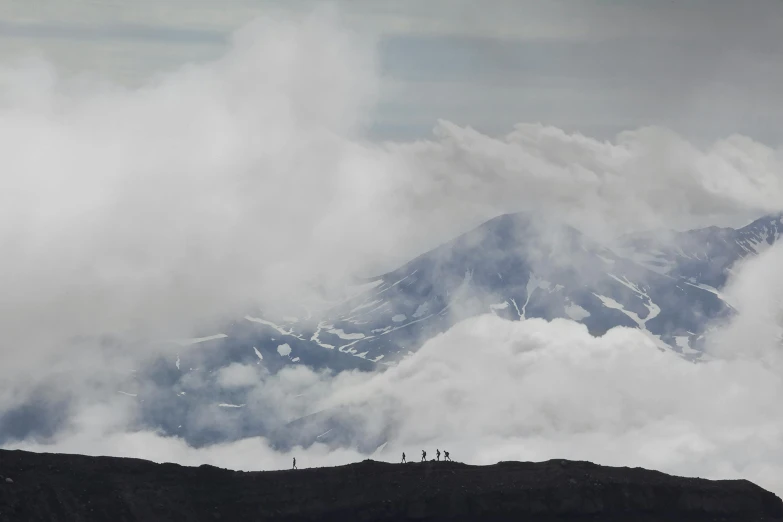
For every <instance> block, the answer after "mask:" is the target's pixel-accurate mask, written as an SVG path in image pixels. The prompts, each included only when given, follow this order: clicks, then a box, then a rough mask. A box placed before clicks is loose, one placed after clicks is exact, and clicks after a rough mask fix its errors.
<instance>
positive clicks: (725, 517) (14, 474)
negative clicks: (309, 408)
mask: <svg viewBox="0 0 783 522" xmlns="http://www.w3.org/2000/svg"><path fill="white" fill-rule="evenodd" d="M301 464H303V465H306V463H304V462H302V463H301ZM0 475H2V477H0V521H2V522H11V521H13V522H19V521H26V522H37V521H47V522H49V521H70V520H78V521H81V522H88V521H112V522H131V521H133V522H136V521H139V522H157V521H166V522H176V521H183V522H184V521H189V522H190V521H195V522H199V521H215V520H223V521H231V522H241V521H245V520H247V521H270V520H281V521H305V520H308V521H309V520H320V521H334V522H345V521H397V520H425V521H441V520H443V521H446V520H455V521H468V520H470V521H475V520H491V521H498V522H499V521H507V520H508V521H511V520H514V521H517V520H524V521H530V522H545V521H546V522H554V521H559V522H569V521H602V522H620V521H622V522H628V521H635V522H659V521H660V522H686V521H687V522H694V521H696V522H706V521H723V522H754V521H781V520H783V502H781V500H780V498H778V497H777V496H775V495H774V494H772V493H770V492H768V491H765V490H763V489H762V488H760V487H758V486H756V485H754V484H752V483H750V482H748V481H745V480H725V481H710V480H704V479H691V478H680V477H673V476H670V475H666V474H664V473H659V472H656V471H648V470H644V469H640V468H611V467H605V466H598V465H595V464H591V463H589V462H570V461H565V460H551V461H548V462H541V463H529V462H501V463H499V464H495V465H493V466H468V465H465V464H461V463H458V462H432V461H429V462H424V463H409V464H387V463H383V462H374V461H370V460H366V461H364V462H361V463H357V464H351V465H348V466H340V467H334V468H313V469H301V470H286V471H266V472H241V471H229V470H224V469H220V468H216V467H212V466H206V465H205V466H200V467H197V468H195V467H184V466H180V465H177V464H155V463H152V462H147V461H144V460H138V459H124V458H114V457H86V456H81V455H61V454H39V453H28V452H23V451H2V450H0Z"/></svg>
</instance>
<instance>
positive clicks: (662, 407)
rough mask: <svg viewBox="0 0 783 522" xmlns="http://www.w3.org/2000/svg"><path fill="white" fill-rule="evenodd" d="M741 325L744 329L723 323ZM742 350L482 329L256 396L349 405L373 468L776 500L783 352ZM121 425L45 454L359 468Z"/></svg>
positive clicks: (91, 418) (764, 340)
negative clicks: (571, 476)
mask: <svg viewBox="0 0 783 522" xmlns="http://www.w3.org/2000/svg"><path fill="white" fill-rule="evenodd" d="M780 252H781V248H780V247H776V248H775V249H773V250H771V251H769V252H768V253H766V254H764V255H763V256H762V257H761V258H760V261H759V262H760V263H762V264H766V265H767V266H772V265H773V264H775V263H776V262H777V261H778V256H779V255H780ZM776 266H777V265H776ZM756 277H757V273H756V272H755V270H753V269H752V267H751V269H747V268H746V269H745V270H743V271H741V272H740V273H739V275H738V276H737V277H736V279H735V280H734V281H733V283H732V285H733V287H735V288H737V287H741V286H745V285H749V286H750V287H753V285H754V284H755V279H756ZM776 284H777V283H776ZM754 295H758V296H759V297H760V298H761V299H762V300H763V299H765V298H768V297H771V296H773V295H779V293H777V287H775V286H773V287H770V288H769V289H768V290H767V291H763V290H762V291H760V293H758V294H754ZM748 313H749V314H751V315H752V314H753V313H754V311H753V310H748ZM746 319H747V318H746V317H742V316H740V318H739V319H737V321H736V323H735V324H737V325H742V324H743V322H744V321H745V320H746ZM746 333H747V332H746ZM743 342H744V343H745V345H748V346H753V347H754V350H752V351H750V352H746V351H744V350H743V349H742V348H743V346H744V345H734V346H735V348H736V351H738V352H740V353H742V354H743V355H744V356H743V357H739V358H736V357H729V358H720V359H716V360H713V361H710V362H706V363H700V364H694V363H691V362H688V361H686V360H684V359H682V358H680V357H678V356H677V355H676V354H674V353H672V352H668V351H661V350H659V349H658V348H657V347H656V346H655V344H654V343H652V342H651V341H650V340H649V339H648V338H647V337H646V336H645V335H644V334H643V333H641V332H640V331H638V330H635V329H628V328H615V329H613V330H610V331H609V332H608V333H607V334H606V335H604V336H603V337H599V338H596V337H592V336H590V335H589V334H588V332H587V330H586V328H585V327H584V326H582V325H579V324H577V323H574V322H572V321H567V320H563V319H557V320H554V321H552V322H546V321H543V320H539V319H531V320H525V321H520V322H512V321H506V320H503V319H500V318H498V317H496V316H493V315H484V316H480V317H475V318H472V319H468V320H465V321H463V322H461V323H459V324H458V325H456V326H454V327H453V328H452V329H451V330H449V331H448V332H446V333H444V334H442V335H439V336H438V337H436V338H433V339H432V340H430V341H429V342H427V343H426V344H425V346H424V347H423V348H422V349H421V350H420V351H419V352H417V353H416V354H415V355H413V356H411V357H410V358H408V359H406V360H405V361H403V362H402V363H400V364H399V365H398V366H396V367H394V368H391V369H389V370H388V371H386V372H384V373H382V374H360V373H344V374H341V375H339V376H337V377H336V378H335V377H331V376H327V375H326V374H316V373H314V372H312V371H310V370H308V369H306V368H303V367H298V368H295V369H289V370H285V371H283V372H280V373H279V374H276V375H274V376H269V377H268V378H267V379H265V380H264V381H263V382H260V383H258V385H257V393H258V394H259V396H261V395H266V396H267V398H270V397H271V396H272V395H274V396H276V397H277V398H278V399H279V400H280V401H281V402H287V404H285V405H284V406H281V408H282V409H285V410H288V411H296V409H297V408H296V407H295V406H294V402H295V400H294V396H295V394H297V393H298V391H299V390H307V391H308V393H310V394H311V395H312V397H314V400H313V401H311V402H310V404H309V406H308V408H310V409H313V410H320V409H324V408H330V407H336V406H342V407H347V406H350V407H351V408H352V410H351V411H352V412H353V414H354V415H356V416H357V418H358V419H360V420H361V421H362V422H363V423H364V426H365V428H364V429H365V430H366V434H368V435H372V433H374V432H376V431H377V430H378V429H384V426H385V427H386V428H390V431H389V433H392V435H391V437H390V439H389V440H388V442H387V444H386V446H385V447H384V448H383V449H382V450H380V451H379V452H378V453H376V454H375V455H374V458H378V459H382V460H389V461H395V460H396V459H397V458H398V456H399V453H401V452H402V451H405V452H407V453H408V454H409V455H411V454H417V452H418V451H419V450H420V449H427V450H429V451H430V452H431V451H433V450H434V449H435V448H436V447H437V448H440V449H446V450H449V451H450V452H451V454H452V456H453V457H454V458H455V459H457V460H460V461H465V462H471V463H477V464H483V463H494V462H497V461H499V460H514V459H519V460H534V461H535V460H545V459H549V458H570V459H584V460H591V461H595V462H599V463H603V464H607V465H617V466H644V467H648V468H653V469H659V470H663V471H665V472H669V473H675V474H681V475H686V476H702V477H710V478H738V477H741V478H747V479H749V480H753V481H755V482H757V483H758V484H760V485H762V486H763V487H766V488H769V489H771V490H773V491H775V492H777V493H778V494H780V493H781V492H783V481H781V478H780V477H781V476H783V473H782V472H783V451H782V450H781V448H780V445H779V440H780V436H781V435H783V414H781V411H780V408H779V404H778V397H780V394H781V393H782V392H783V378H781V375H782V374H781V370H782V369H783V368H782V367H781V363H783V361H781V360H780V358H779V357H778V358H772V359H771V358H770V357H769V356H770V355H774V354H778V355H779V353H780V351H781V349H783V348H782V347H781V345H780V344H779V340H775V339H773V338H770V337H768V336H765V335H764V333H763V332H762V334H761V335H748V336H746V337H745V338H743ZM118 415H120V416H121V414H118V413H117V411H116V410H115V409H114V408H109V409H107V410H98V411H93V410H88V411H84V412H82V413H81V414H80V415H79V416H78V417H77V418H76V420H75V422H74V424H73V432H72V433H64V434H62V435H61V437H60V438H59V439H58V440H57V443H56V444H55V445H54V446H53V447H55V448H57V450H58V451H75V452H86V453H91V454H107V453H108V454H118V455H127V456H137V457H144V458H151V459H153V460H158V461H177V462H183V463H201V462H208V463H215V464H218V465H223V466H228V467H235V468H238V469H274V468H285V467H287V466H288V465H289V462H290V458H291V457H292V456H296V457H297V460H298V461H299V463H300V464H302V465H304V466H321V465H329V464H337V463H344V462H350V461H356V460H359V459H362V458H366V456H367V453H359V452H357V451H355V450H353V449H350V448H334V447H328V446H327V445H325V444H315V445H313V446H310V447H309V448H307V449H302V448H293V449H292V450H291V451H288V452H277V451H273V450H272V449H270V448H269V446H268V444H267V441H265V440H264V439H260V438H249V439H245V440H241V441H238V442H235V443H232V444H221V445H215V446H209V447H206V448H202V449H198V450H196V449H193V448H190V447H188V446H186V445H185V444H184V443H183V442H182V441H181V440H180V439H177V438H166V437H161V436H158V435H154V434H152V433H148V432H134V433H131V432H128V431H127V430H125V429H123V426H122V424H121V423H120V424H119V425H117V424H115V422H114V419H116V418H117V417H118ZM17 446H19V447H23V448H30V449H37V450H41V449H51V448H52V446H46V445H43V446H42V445H37V444H35V443H30V442H24V443H21V444H19V445H17ZM240 455H241V457H240Z"/></svg>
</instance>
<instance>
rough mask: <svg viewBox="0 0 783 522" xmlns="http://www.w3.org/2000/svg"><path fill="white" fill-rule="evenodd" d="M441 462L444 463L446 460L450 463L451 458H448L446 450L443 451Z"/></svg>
mask: <svg viewBox="0 0 783 522" xmlns="http://www.w3.org/2000/svg"><path fill="white" fill-rule="evenodd" d="M443 460H444V461H446V460H449V461H450V460H451V457H449V452H448V451H446V450H443Z"/></svg>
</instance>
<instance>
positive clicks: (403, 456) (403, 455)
mask: <svg viewBox="0 0 783 522" xmlns="http://www.w3.org/2000/svg"><path fill="white" fill-rule="evenodd" d="M402 464H405V452H404V451H403V452H402Z"/></svg>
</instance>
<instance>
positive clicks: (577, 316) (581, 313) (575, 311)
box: [565, 303, 590, 321]
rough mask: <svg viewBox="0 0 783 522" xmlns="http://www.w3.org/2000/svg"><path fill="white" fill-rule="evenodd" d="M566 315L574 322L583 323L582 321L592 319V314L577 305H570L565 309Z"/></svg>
mask: <svg viewBox="0 0 783 522" xmlns="http://www.w3.org/2000/svg"><path fill="white" fill-rule="evenodd" d="M565 313H566V315H567V316H568V317H570V318H571V319H573V320H574V321H581V320H582V319H585V318H587V317H590V312H588V311H587V310H585V309H584V308H582V307H581V306H579V305H578V304H576V303H568V304H567V305H566V307H565Z"/></svg>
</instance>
